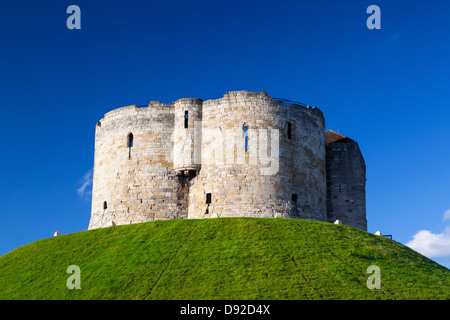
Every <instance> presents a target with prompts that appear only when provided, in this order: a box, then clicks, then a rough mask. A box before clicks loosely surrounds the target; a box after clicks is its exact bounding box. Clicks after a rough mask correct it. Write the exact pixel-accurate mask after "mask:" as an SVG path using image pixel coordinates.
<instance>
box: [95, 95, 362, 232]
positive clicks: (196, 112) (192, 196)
mask: <svg viewBox="0 0 450 320" xmlns="http://www.w3.org/2000/svg"><path fill="white" fill-rule="evenodd" d="M324 129H325V120H324V118H323V114H322V112H321V111H320V110H319V109H318V108H316V107H310V106H306V105H303V104H301V103H295V102H292V101H287V100H283V99H276V98H271V97H269V96H268V95H267V93H266V92H248V91H232V92H227V93H226V94H225V95H224V97H223V98H219V99H214V100H207V101H202V99H193V98H183V99H179V100H177V101H175V102H173V103H170V104H164V103H160V102H159V101H157V102H151V103H150V105H149V106H148V107H147V106H146V107H138V106H135V105H133V106H127V107H123V108H119V109H116V110H112V111H110V112H108V113H106V114H105V115H104V117H103V118H102V119H101V120H100V121H98V123H97V126H96V132H95V155H94V180H93V190H92V213H91V221H90V223H89V229H93V228H99V227H106V226H110V225H121V224H129V223H139V222H145V221H151V220H162V219H184V218H214V217H238V216H239V217H289V218H307V219H315V220H321V221H327V220H329V221H332V222H334V220H336V219H339V220H341V221H342V222H343V223H346V224H350V225H353V226H356V227H358V228H361V229H366V228H367V223H366V220H365V190H364V188H365V187H364V186H365V171H364V170H365V166H364V159H363V158H362V156H361V153H360V151H359V148H358V146H357V144H356V142H354V141H353V140H351V139H348V138H346V137H344V136H339V135H337V134H336V133H334V134H331V133H330V132H328V133H327V136H325V133H324ZM336 137H337V138H336ZM325 140H326V141H325ZM325 142H326V143H327V147H326V148H325ZM335 158H337V159H338V160H336V159H335ZM341 160H345V161H341ZM326 169H327V171H326ZM352 170H353V171H352ZM354 172H356V174H354ZM327 176H328V181H327ZM327 182H328V184H327ZM336 190H338V191H336ZM327 192H328V195H327ZM327 196H328V201H327ZM327 214H328V215H327Z"/></svg>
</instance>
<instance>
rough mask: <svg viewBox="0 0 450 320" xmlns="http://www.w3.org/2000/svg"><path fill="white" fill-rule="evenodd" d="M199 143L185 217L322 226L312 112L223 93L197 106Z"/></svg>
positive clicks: (321, 159) (320, 167)
mask: <svg viewBox="0 0 450 320" xmlns="http://www.w3.org/2000/svg"><path fill="white" fill-rule="evenodd" d="M289 123H290V125H288V124H289ZM246 126H248V128H249V129H248V150H247V151H245V130H244V128H245V127H246ZM288 126H289V127H290V128H289V129H290V131H291V133H290V138H289V137H288ZM233 138H234V141H233ZM201 140H202V164H201V170H200V173H199V175H198V176H197V177H196V178H195V179H194V180H193V181H192V185H191V190H190V196H189V213H188V217H189V218H208V217H236V216H251V217H301V218H312V219H318V220H325V219H326V217H325V214H326V184H325V144H324V119H323V115H322V113H321V112H320V110H318V109H317V108H310V107H309V108H306V107H303V106H300V105H286V104H284V103H283V102H280V101H275V100H272V99H271V98H270V97H268V96H267V94H266V93H265V92H261V93H259V92H247V91H235V92H229V93H227V94H226V95H225V96H224V97H223V98H221V99H216V100H208V101H205V102H204V103H203V118H202V139H201ZM277 140H278V142H277ZM272 151H273V153H272ZM208 193H209V194H211V203H209V204H208V203H206V202H207V201H206V200H207V198H206V197H207V196H206V195H207V194H208ZM294 198H296V199H294Z"/></svg>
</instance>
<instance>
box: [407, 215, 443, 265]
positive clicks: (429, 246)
mask: <svg viewBox="0 0 450 320" xmlns="http://www.w3.org/2000/svg"><path fill="white" fill-rule="evenodd" d="M446 212H447V211H446ZM405 245H406V246H408V247H410V248H411V249H413V250H415V251H417V252H419V253H421V254H423V255H424V256H426V257H428V258H443V257H450V227H447V228H445V230H444V231H443V232H442V233H432V232H430V231H428V230H420V231H418V232H417V233H416V234H415V235H414V236H413V239H412V240H411V241H409V242H407V243H406V244H405Z"/></svg>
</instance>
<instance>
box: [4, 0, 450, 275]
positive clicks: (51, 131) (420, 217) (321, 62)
mask: <svg viewBox="0 0 450 320" xmlns="http://www.w3.org/2000/svg"><path fill="white" fill-rule="evenodd" d="M0 4H1V11H0V41H1V42H0V48H1V50H0V108H1V113H0V133H1V134H0V139H1V140H0V141H1V144H2V147H3V152H2V157H0V166H1V168H2V169H3V173H2V178H1V180H0V255H1V254H5V253H6V252H9V251H11V250H13V249H15V248H17V247H19V246H21V245H24V244H27V243H30V242H32V241H35V240H38V239H42V238H47V237H51V236H52V235H53V233H54V232H55V231H57V230H58V231H60V232H62V233H63V234H67V233H72V232H77V231H81V230H86V229H87V226H88V223H89V218H90V188H91V185H90V183H89V181H90V172H91V170H92V166H93V156H94V130H95V124H96V122H97V121H98V120H99V119H100V118H102V116H103V114H104V113H106V112H108V111H110V110H112V109H114V108H117V107H121V106H125V105H130V104H138V105H143V104H147V103H148V102H149V101H151V100H159V101H162V102H172V101H175V100H177V99H179V98H184V97H198V98H203V99H205V100H206V99H211V98H220V97H222V96H223V95H224V94H225V92H227V91H232V90H249V91H267V92H268V94H269V95H270V96H272V97H279V98H285V99H290V100H297V101H301V102H304V103H307V104H310V105H314V106H317V107H319V108H320V109H321V110H322V111H323V112H324V115H325V119H326V128H327V129H333V130H335V131H339V132H340V133H342V134H344V135H346V136H348V137H350V138H352V139H355V140H356V141H358V143H359V145H360V148H361V150H362V152H363V155H364V158H365V161H366V166H367V219H368V231H369V232H375V231H377V230H380V231H381V232H382V233H384V234H392V235H393V238H394V240H396V241H398V242H401V243H403V244H405V243H408V242H409V244H410V245H411V246H413V247H414V248H416V249H417V250H419V248H420V250H421V252H423V253H424V254H426V255H428V256H430V257H431V258H432V259H433V260H435V261H437V262H439V263H441V264H443V265H446V266H447V267H450V249H449V248H450V217H449V216H450V214H448V213H447V214H446V212H448V211H447V210H449V209H450V197H449V195H450V192H449V191H450V187H449V181H450V173H449V170H448V168H449V164H450V149H449V148H448V146H449V143H448V137H449V136H450V126H449V120H450V108H449V104H450V90H449V88H450V59H449V57H450V41H449V38H450V37H449V35H450V24H449V23H448V12H450V3H449V2H448V1H434V2H433V4H432V5H431V4H430V2H428V1H363V0H359V1H356V0H355V1H323V0H318V1H298V0H296V1H265V0H258V1H246V0H240V1H234V0H232V1H196V0H191V1H167V0H165V1H153V0H152V1H136V0H129V1H111V0H108V1H105V0H96V1H78V0H75V1H70V2H69V1H56V0H53V1H23V0H17V1H0ZM72 4H75V5H78V6H79V7H80V9H81V30H69V29H68V28H67V27H66V20H67V18H68V17H69V14H67V13H66V9H67V7H68V6H69V5H72ZM372 4H376V5H378V6H379V7H380V8H381V29H379V30H369V29H368V28H367V27H366V20H367V18H368V17H369V14H367V13H366V9H367V7H368V6H369V5H372ZM83 186H84V187H83ZM420 230H423V231H422V232H419V231H420ZM410 241H413V242H410Z"/></svg>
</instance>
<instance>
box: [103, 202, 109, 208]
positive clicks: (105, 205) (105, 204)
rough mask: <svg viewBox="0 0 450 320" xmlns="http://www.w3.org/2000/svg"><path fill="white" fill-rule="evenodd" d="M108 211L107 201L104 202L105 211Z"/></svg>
mask: <svg viewBox="0 0 450 320" xmlns="http://www.w3.org/2000/svg"><path fill="white" fill-rule="evenodd" d="M106 209H108V204H107V203H106V201H104V202H103V210H106Z"/></svg>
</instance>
